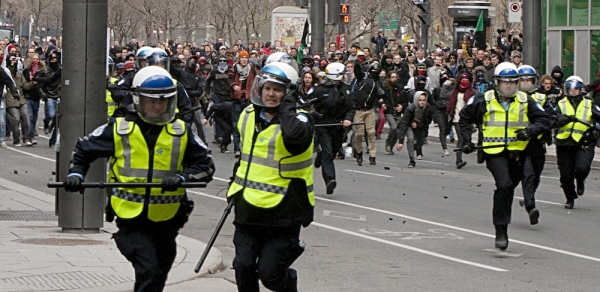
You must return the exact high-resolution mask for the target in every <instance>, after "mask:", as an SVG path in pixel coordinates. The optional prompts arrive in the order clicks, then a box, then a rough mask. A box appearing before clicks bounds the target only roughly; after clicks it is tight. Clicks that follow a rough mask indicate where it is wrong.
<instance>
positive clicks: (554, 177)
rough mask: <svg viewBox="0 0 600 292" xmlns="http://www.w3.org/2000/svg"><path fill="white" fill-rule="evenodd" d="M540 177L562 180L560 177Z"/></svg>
mask: <svg viewBox="0 0 600 292" xmlns="http://www.w3.org/2000/svg"><path fill="white" fill-rule="evenodd" d="M540 177H543V178H550V179H560V178H559V177H551V176H544V175H540Z"/></svg>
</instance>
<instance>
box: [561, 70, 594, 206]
mask: <svg viewBox="0 0 600 292" xmlns="http://www.w3.org/2000/svg"><path fill="white" fill-rule="evenodd" d="M565 96H566V98H563V99H561V100H560V101H559V102H558V106H557V112H558V118H557V120H556V126H557V127H558V128H559V129H558V131H557V132H556V160H557V161H556V162H557V164H558V169H559V170H560V184H561V186H562V189H563V192H564V193H565V197H566V198H567V202H566V203H565V208H567V209H573V206H574V205H575V199H577V198H578V197H580V196H583V193H584V192H585V179H586V178H587V176H588V174H589V173H590V167H591V164H592V160H593V159H594V148H595V147H594V146H595V143H586V142H588V139H587V137H585V134H586V131H588V130H589V129H590V126H591V125H592V123H593V121H594V120H598V118H599V117H600V110H599V109H598V108H597V106H594V107H593V102H592V100H591V99H589V98H588V97H587V96H585V95H584V92H583V81H582V80H581V78H579V77H578V76H571V77H569V78H567V80H566V82H565ZM574 181H576V182H577V190H575V183H574Z"/></svg>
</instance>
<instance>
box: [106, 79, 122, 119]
mask: <svg viewBox="0 0 600 292" xmlns="http://www.w3.org/2000/svg"><path fill="white" fill-rule="evenodd" d="M116 81H117V78H113V77H111V78H110V83H112V84H115V82H116ZM106 105H107V107H108V110H107V113H108V116H109V117H112V115H113V113H114V112H115V110H116V109H117V108H119V105H118V104H117V103H115V101H114V100H113V99H112V93H111V92H110V90H108V89H107V90H106Z"/></svg>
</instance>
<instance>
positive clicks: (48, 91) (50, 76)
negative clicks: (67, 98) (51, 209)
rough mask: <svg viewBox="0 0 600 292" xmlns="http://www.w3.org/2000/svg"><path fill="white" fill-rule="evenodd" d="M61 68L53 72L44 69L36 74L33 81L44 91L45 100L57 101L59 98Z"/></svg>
mask: <svg viewBox="0 0 600 292" xmlns="http://www.w3.org/2000/svg"><path fill="white" fill-rule="evenodd" d="M61 71H62V68H59V69H58V70H56V71H53V70H52V69H51V68H49V67H48V68H46V70H42V71H39V72H37V74H36V75H35V77H34V78H33V81H36V82H37V83H38V84H39V86H40V88H42V90H43V91H44V94H45V95H46V98H51V99H54V100H57V99H59V98H60V77H61Z"/></svg>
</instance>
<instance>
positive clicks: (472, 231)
mask: <svg viewBox="0 0 600 292" xmlns="http://www.w3.org/2000/svg"><path fill="white" fill-rule="evenodd" d="M315 199H318V200H320V201H324V202H329V203H337V204H340V205H346V206H350V207H355V208H359V209H364V210H369V211H374V212H379V213H383V214H388V215H393V216H397V217H401V218H404V219H409V220H413V221H417V222H421V223H426V224H431V225H435V226H441V227H444V228H450V229H454V230H458V231H462V232H466V233H471V234H475V235H480V236H484V237H489V238H495V237H496V236H495V235H492V234H487V233H483V232H479V231H475V230H471V229H467V228H462V227H457V226H453V225H448V224H443V223H438V222H434V221H430V220H425V219H420V218H417V217H412V216H408V215H404V214H400V213H395V212H391V211H386V210H381V209H377V208H372V207H366V206H361V205H357V204H352V203H347V202H342V201H336V200H331V199H325V198H320V197H315ZM510 242H514V243H519V244H522V245H525V246H529V247H534V248H538V249H543V250H547V251H552V252H555V253H559V254H564V255H569V256H573V257H577V258H582V259H586V260H590V261H595V262H600V258H595V257H591V256H587V255H583V254H579V253H575V252H570V251H566V250H562V249H558V248H553V247H549V246H544V245H540V244H535V243H530V242H526V241H522V240H516V239H512V238H511V239H510Z"/></svg>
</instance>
